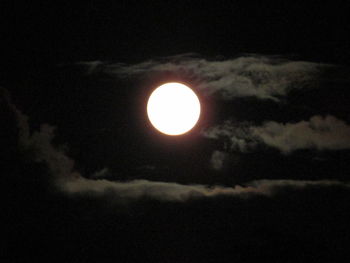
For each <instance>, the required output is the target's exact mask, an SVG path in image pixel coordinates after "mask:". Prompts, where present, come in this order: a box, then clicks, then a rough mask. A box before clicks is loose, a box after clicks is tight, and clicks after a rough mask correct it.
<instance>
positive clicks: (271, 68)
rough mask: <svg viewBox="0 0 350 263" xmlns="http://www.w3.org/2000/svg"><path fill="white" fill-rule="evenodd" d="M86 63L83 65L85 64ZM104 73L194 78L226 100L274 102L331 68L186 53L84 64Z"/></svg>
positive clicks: (265, 58) (205, 89) (200, 86)
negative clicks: (209, 58) (142, 60)
mask: <svg viewBox="0 0 350 263" xmlns="http://www.w3.org/2000/svg"><path fill="white" fill-rule="evenodd" d="M82 63H83V62H82ZM84 65H91V67H89V69H88V71H89V72H90V73H91V72H93V71H94V69H95V68H96V65H98V66H99V68H100V69H101V67H103V71H104V72H106V73H108V74H112V75H117V76H118V77H121V78H123V77H126V76H130V75H145V74H151V73H155V72H172V73H174V74H177V75H179V76H180V77H186V78H189V79H191V82H192V84H193V85H195V86H196V87H197V88H198V89H200V90H202V91H203V92H204V93H206V94H220V95H221V96H222V98H224V99H227V100H229V99H232V98H237V97H250V96H253V97H256V98H260V99H273V100H275V101H278V100H279V98H280V97H283V96H285V95H287V93H288V92H289V91H290V90H292V89H300V88H306V87H310V86H312V85H313V82H314V81H315V78H316V76H317V74H318V73H319V72H320V70H321V69H323V68H325V67H328V66H329V65H326V64H320V63H312V62H307V61H290V60H286V59H281V58H278V57H268V56H258V55H246V56H241V57H236V58H233V59H226V60H223V59H220V60H207V59H204V58H200V57H198V56H194V55H193V54H185V55H182V56H181V55H179V56H173V57H166V58H160V59H153V60H148V61H144V62H141V63H137V64H131V65H128V64H122V63H105V64H104V65H101V63H100V62H99V61H98V62H96V63H94V62H84Z"/></svg>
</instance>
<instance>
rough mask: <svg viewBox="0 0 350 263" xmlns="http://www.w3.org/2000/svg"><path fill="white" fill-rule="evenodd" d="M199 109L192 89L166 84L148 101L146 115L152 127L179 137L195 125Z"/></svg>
mask: <svg viewBox="0 0 350 263" xmlns="http://www.w3.org/2000/svg"><path fill="white" fill-rule="evenodd" d="M200 111H201V107H200V103H199V99H198V97H197V95H196V94H195V93H194V92H193V90H192V89H190V88H189V87H187V86H186V85H184V84H181V83H176V82H173V83H166V84H163V85H161V86H159V87H158V88H156V89H155V90H154V91H153V92H152V94H151V96H150V97H149V99H148V103H147V114H148V118H149V120H150V121H151V123H152V125H153V126H154V127H155V128H156V129H157V130H159V131H160V132H162V133H165V134H167V135H180V134H184V133H186V132H188V131H189V130H191V129H192V128H193V126H194V125H196V123H197V121H198V119H199V115H200Z"/></svg>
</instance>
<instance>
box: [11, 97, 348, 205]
mask: <svg viewBox="0 0 350 263" xmlns="http://www.w3.org/2000/svg"><path fill="white" fill-rule="evenodd" d="M6 101H7V104H8V106H9V108H10V109H11V110H12V111H13V113H14V114H15V116H16V121H17V126H18V129H19V138H18V139H19V146H20V148H21V150H22V152H23V153H24V154H26V156H27V157H28V158H30V159H31V160H32V161H34V162H39V163H43V164H45V165H46V166H47V168H48V172H49V175H48V176H51V179H52V181H53V182H54V183H55V185H56V186H57V187H58V188H59V189H60V190H61V191H62V192H63V193H65V194H73V195H74V194H89V195H94V196H108V198H110V200H115V201H121V202H123V201H132V200H142V199H143V198H150V199H155V200H161V201H187V200H192V199H197V198H211V197H216V196H235V197H238V198H247V197H253V196H256V195H265V196H270V195H273V194H275V193H279V192H280V191H283V189H285V188H288V189H297V190H298V189H304V188H308V187H317V188H320V187H332V186H336V187H343V188H349V187H350V186H349V184H347V183H342V182H340V181H294V180H260V181H253V182H251V183H247V184H246V185H245V186H241V185H235V186H233V187H229V186H220V185H216V186H208V185H200V184H194V185H183V184H179V183H174V182H157V181H149V180H133V181H128V182H120V181H110V180H107V179H98V178H96V177H99V176H98V175H101V176H102V175H104V174H105V173H107V172H108V170H107V169H103V170H102V171H100V172H97V173H96V174H95V179H88V178H85V177H84V176H82V175H81V174H80V173H79V172H77V171H76V170H75V169H74V161H73V160H72V159H71V158H69V157H68V156H67V155H66V154H65V152H64V150H61V149H59V148H58V147H56V146H55V145H54V144H53V143H52V140H53V138H54V130H55V129H54V127H52V126H50V125H48V124H43V125H41V128H40V130H39V131H35V132H31V131H30V128H29V124H28V117H27V116H26V115H24V114H23V113H21V111H20V110H18V109H17V107H16V106H15V105H14V104H12V103H11V101H10V100H9V99H7V100H6ZM317 120H318V119H316V122H315V121H314V122H313V123H314V124H313V125H316V127H319V128H320V129H321V130H327V126H324V125H321V124H319V123H318V122H317ZM337 121H338V120H337ZM337 121H336V124H338V125H336V127H340V128H342V127H343V124H342V122H341V123H338V122H339V121H338V122H337ZM333 122H334V119H332V118H330V119H329V122H328V123H329V124H334V123H333ZM228 134H229V133H227V135H228ZM222 158H223V155H222V153H220V152H217V153H216V154H215V156H214V159H216V160H214V162H216V163H215V165H218V166H220V165H222V163H221V162H222Z"/></svg>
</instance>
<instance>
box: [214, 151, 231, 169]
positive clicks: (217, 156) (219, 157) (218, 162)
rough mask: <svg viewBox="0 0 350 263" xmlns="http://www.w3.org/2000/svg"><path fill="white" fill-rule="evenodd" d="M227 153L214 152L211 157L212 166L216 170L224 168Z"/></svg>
mask: <svg viewBox="0 0 350 263" xmlns="http://www.w3.org/2000/svg"><path fill="white" fill-rule="evenodd" d="M226 155H227V154H226V153H225V152H222V151H214V152H213V154H212V155H211V159H210V164H211V166H212V167H213V169H214V170H220V169H221V168H222V167H223V166H224V162H225V159H226Z"/></svg>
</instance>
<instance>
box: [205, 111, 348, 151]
mask: <svg viewBox="0 0 350 263" xmlns="http://www.w3.org/2000/svg"><path fill="white" fill-rule="evenodd" d="M203 135H204V136H206V137H208V138H213V139H219V138H224V139H225V140H227V141H228V142H229V143H230V145H231V149H233V150H238V151H241V152H246V151H250V150H254V149H255V148H256V147H257V146H258V145H259V144H265V145H267V146H269V147H273V148H276V149H278V150H280V151H281V152H282V153H285V154H288V153H291V152H293V151H295V150H300V149H316V150H343V149H350V125H348V124H347V123H345V122H344V121H342V120H339V119H337V118H336V117H334V116H330V115H328V116H325V117H322V116H319V115H316V116H313V117H311V118H310V120H308V121H300V122H297V123H278V122H275V121H268V122H265V123H264V124H263V125H262V126H249V124H247V123H245V124H234V123H232V122H225V123H224V124H223V125H218V126H214V127H212V128H210V129H208V130H206V131H204V132H203Z"/></svg>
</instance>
